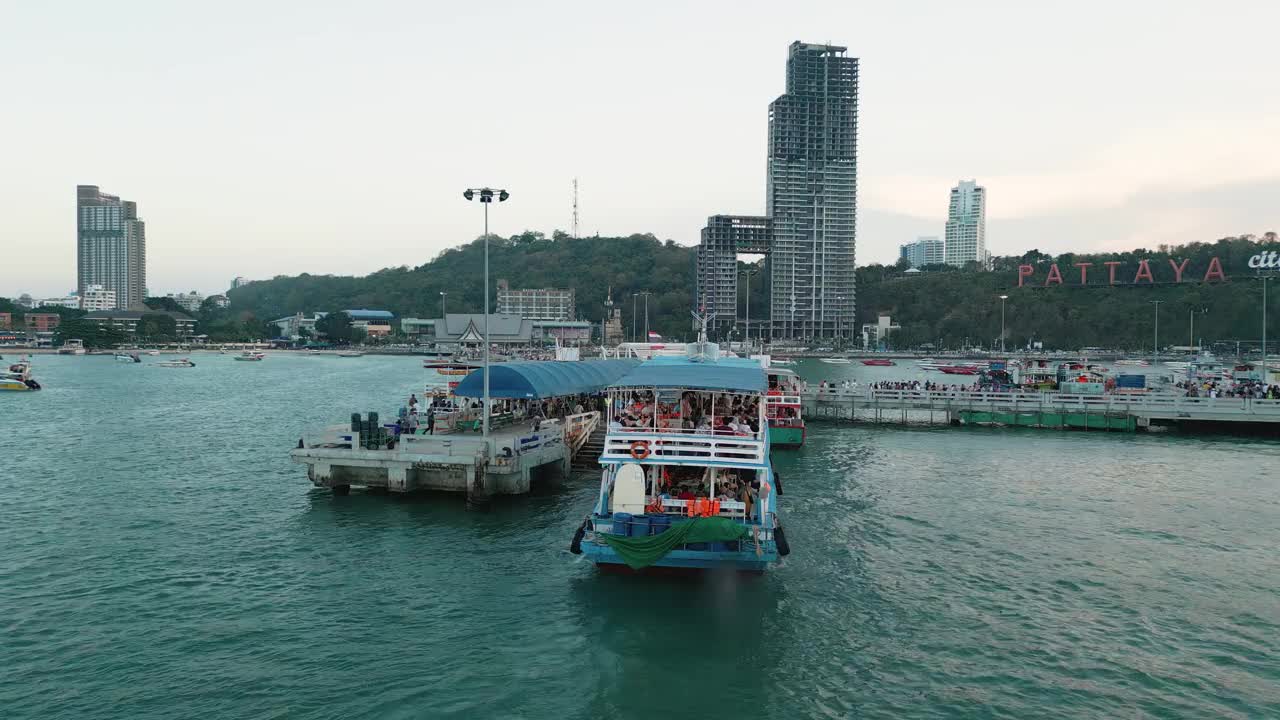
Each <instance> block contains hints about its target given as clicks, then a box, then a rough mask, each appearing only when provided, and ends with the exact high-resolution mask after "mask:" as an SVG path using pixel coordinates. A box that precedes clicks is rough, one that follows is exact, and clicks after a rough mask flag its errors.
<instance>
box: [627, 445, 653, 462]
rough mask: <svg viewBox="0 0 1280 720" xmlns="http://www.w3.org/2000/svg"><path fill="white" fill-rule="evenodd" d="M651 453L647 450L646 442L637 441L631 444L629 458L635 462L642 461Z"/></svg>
mask: <svg viewBox="0 0 1280 720" xmlns="http://www.w3.org/2000/svg"><path fill="white" fill-rule="evenodd" d="M651 454H652V451H651V450H650V449H649V441H648V440H637V441H635V442H633V443H631V457H633V458H635V459H636V460H643V459H645V458H647V457H649V456H650V455H651Z"/></svg>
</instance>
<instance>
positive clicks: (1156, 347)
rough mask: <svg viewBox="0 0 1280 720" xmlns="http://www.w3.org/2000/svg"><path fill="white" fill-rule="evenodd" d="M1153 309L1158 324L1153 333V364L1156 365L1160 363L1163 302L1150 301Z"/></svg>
mask: <svg viewBox="0 0 1280 720" xmlns="http://www.w3.org/2000/svg"><path fill="white" fill-rule="evenodd" d="M1148 302H1150V303H1151V305H1152V307H1154V308H1155V315H1156V323H1155V330H1153V331H1152V341H1151V364H1152V365H1156V364H1158V363H1159V362H1160V303H1162V302H1164V301H1163V300H1149V301H1148Z"/></svg>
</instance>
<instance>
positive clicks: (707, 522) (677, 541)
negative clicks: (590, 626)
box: [600, 517, 751, 570]
mask: <svg viewBox="0 0 1280 720" xmlns="http://www.w3.org/2000/svg"><path fill="white" fill-rule="evenodd" d="M600 537H601V538H603V539H604V541H605V542H606V543H608V544H609V547H611V548H613V549H614V550H615V551H616V552H617V553H618V554H619V555H621V556H622V559H623V560H625V561H626V563H627V564H628V565H630V566H631V567H632V568H633V569H635V570H640V569H642V568H647V567H649V566H650V565H652V564H654V563H656V562H658V561H659V560H661V559H662V558H664V557H666V556H667V553H669V552H671V551H672V550H674V549H675V548H676V547H678V546H680V545H685V544H688V543H699V542H732V541H734V540H747V539H749V538H750V537H751V528H750V527H748V526H746V525H743V524H742V523H739V522H735V521H733V520H730V519H729V518H722V517H707V518H693V519H692V520H682V521H680V522H677V523H672V524H671V529H670V530H667V531H666V532H663V533H661V534H658V535H646V536H644V537H623V536H621V535H609V534H604V533H602V534H601V535H600Z"/></svg>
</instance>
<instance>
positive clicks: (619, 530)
mask: <svg viewBox="0 0 1280 720" xmlns="http://www.w3.org/2000/svg"><path fill="white" fill-rule="evenodd" d="M613 534H614V535H624V536H629V535H631V513H624V512H619V513H614V514H613Z"/></svg>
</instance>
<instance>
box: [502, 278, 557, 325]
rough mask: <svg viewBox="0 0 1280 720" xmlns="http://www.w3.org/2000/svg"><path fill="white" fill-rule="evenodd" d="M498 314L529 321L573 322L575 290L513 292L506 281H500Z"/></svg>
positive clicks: (541, 289)
mask: <svg viewBox="0 0 1280 720" xmlns="http://www.w3.org/2000/svg"><path fill="white" fill-rule="evenodd" d="M498 314H499V315H515V316H516V317H520V318H526V319H529V320H572V319H574V314H575V306H574V294H573V290H557V289H553V288H540V289H536V290H512V289H511V288H510V287H508V286H507V282H506V281H505V280H499V281H498Z"/></svg>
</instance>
